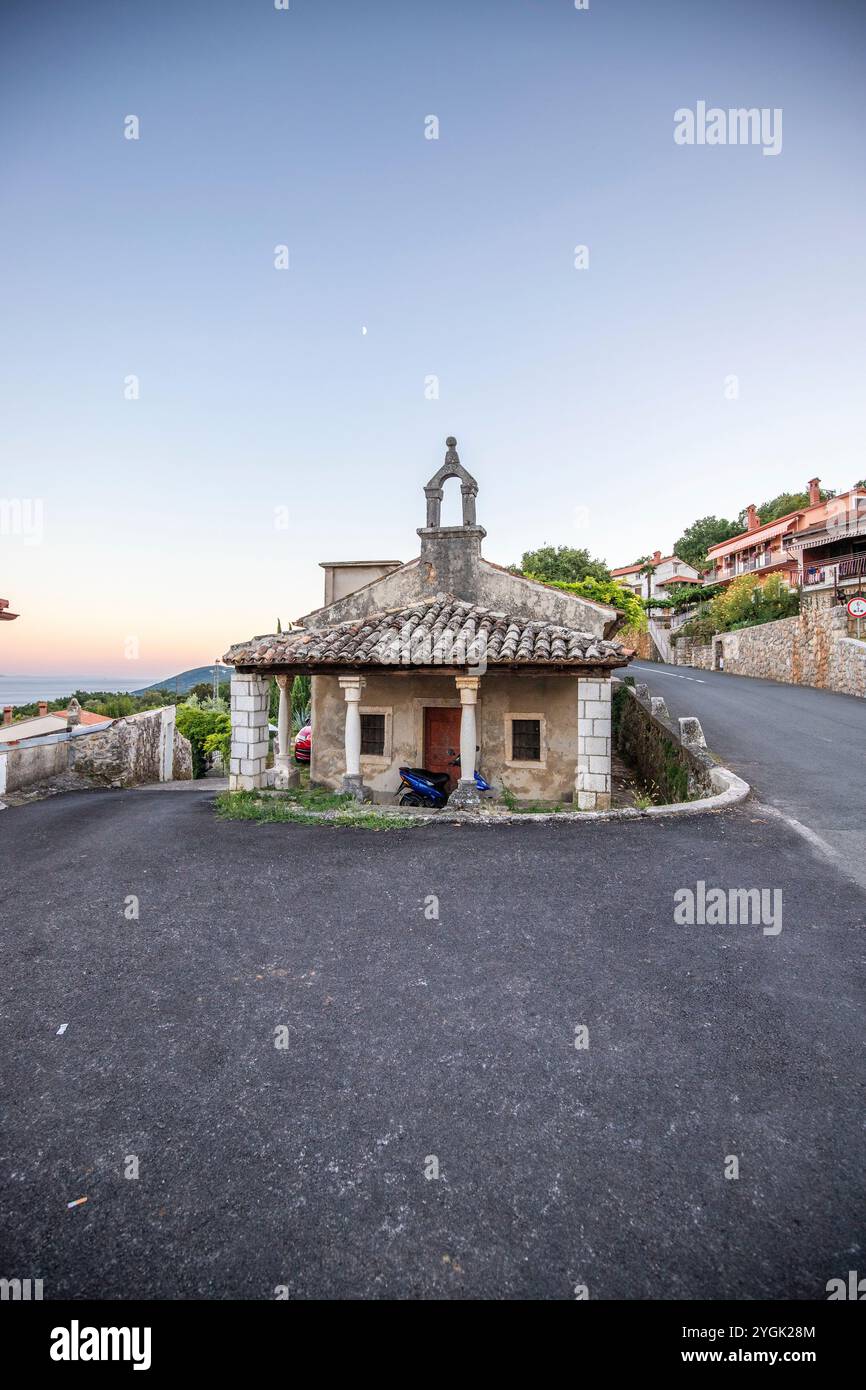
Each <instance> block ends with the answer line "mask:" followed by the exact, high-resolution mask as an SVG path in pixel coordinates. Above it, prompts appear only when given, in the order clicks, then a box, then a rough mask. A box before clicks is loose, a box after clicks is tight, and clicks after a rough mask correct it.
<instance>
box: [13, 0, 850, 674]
mask: <svg viewBox="0 0 866 1390" xmlns="http://www.w3.org/2000/svg"><path fill="white" fill-rule="evenodd" d="M0 14H2V20H0V25H2V27H0V154H2V178H0V200H2V206H0V267H2V271H0V273H2V280H3V296H2V309H3V321H4V332H3V335H2V341H0V408H2V417H3V422H4V427H3V440H2V470H0V500H2V499H6V501H7V502H10V501H11V502H13V503H16V502H17V504H18V511H17V513H16V511H15V507H14V506H13V507H11V508H10V507H9V506H7V508H6V521H5V523H3V526H2V533H0V595H2V596H3V597H4V598H8V599H9V600H10V602H11V606H12V608H13V609H15V610H17V611H18V612H20V613H21V615H22V616H21V617H20V618H19V619H18V620H17V621H16V622H14V623H4V624H0V672H6V673H13V672H17V673H20V672H52V671H53V672H64V673H65V672H88V671H94V672H96V671H99V672H104V673H115V674H118V675H119V674H130V673H132V674H134V672H135V669H136V666H135V665H133V664H132V661H131V660H130V658H129V657H128V656H127V655H126V653H127V652H129V651H130V650H133V651H134V650H136V648H135V647H130V646H129V645H128V642H127V639H129V638H134V639H135V640H136V642H137V644H138V645H137V650H138V658H137V666H138V667H140V669H141V671H142V673H143V674H146V675H157V676H159V675H163V674H168V673H170V672H173V671H175V670H176V669H182V668H183V667H186V666H192V665H196V664H199V663H206V662H209V661H211V660H212V659H213V657H214V656H215V655H216V654H218V653H221V652H223V651H225V649H226V648H227V647H228V646H229V645H230V643H231V642H233V641H237V640H240V639H242V638H245V637H247V636H249V635H251V634H252V633H260V632H267V631H271V630H272V629H273V627H274V625H275V622H276V619H277V617H278V616H279V617H280V618H281V620H282V622H283V625H284V626H285V625H286V624H287V623H288V621H289V620H290V619H291V618H294V617H297V616H299V615H300V614H302V613H304V612H306V611H308V610H309V609H310V608H313V607H315V606H317V605H318V604H319V603H320V602H321V597H322V585H323V572H322V571H321V570H320V569H319V568H318V561H320V560H333V559H355V558H363V557H371V558H376V559H380V558H381V559H392V558H393V559H409V558H410V557H411V556H412V555H413V554H415V553H417V537H416V536H415V528H416V527H417V526H419V525H422V524H423V520H424V500H423V496H422V492H421V488H422V485H423V484H424V483H425V482H426V481H427V479H428V477H429V476H430V474H432V473H433V471H434V470H435V469H436V468H437V467H438V466H439V464H440V463H441V461H442V459H443V457H444V439H445V436H446V435H447V434H449V433H454V434H455V435H457V437H458V440H459V448H460V454H461V458H462V461H463V463H464V464H465V466H466V467H467V468H469V470H470V471H471V472H472V473H474V474H475V476H476V477H477V478H478V481H479V485H480V492H479V499H478V517H479V521H480V522H481V523H482V524H483V525H484V526H486V528H487V531H488V537H487V541H486V542H485V553H486V554H487V556H488V557H489V558H490V559H493V560H497V561H499V562H501V563H510V562H512V561H515V560H518V559H519V557H520V554H521V552H522V551H523V550H525V549H528V548H532V547H535V546H537V545H539V544H542V543H544V542H552V543H557V544H560V543H565V544H573V545H581V546H583V545H585V546H588V548H589V549H590V551H591V552H592V553H593V554H594V555H599V556H601V557H603V558H605V559H606V560H607V561H608V563H609V564H611V565H619V564H624V563H627V562H628V561H630V560H632V559H633V558H635V557H636V556H637V555H640V554H644V553H647V552H649V551H652V550H654V549H656V548H660V549H661V550H662V551H664V552H665V553H667V551H668V550H669V548H670V547H671V545H672V543H673V541H674V540H675V539H676V537H677V536H678V535H680V534H681V532H682V530H683V528H684V526H685V525H687V524H688V523H689V522H691V521H692V520H694V518H695V517H697V516H703V515H705V514H707V513H713V512H715V513H717V514H720V515H726V516H730V515H733V514H736V513H737V512H738V511H739V510H740V508H742V507H743V506H745V505H746V504H747V503H749V502H752V501H754V502H758V503H760V502H761V501H763V500H764V499H766V498H768V497H771V496H773V495H774V494H775V493H778V492H780V491H783V490H789V489H794V488H799V487H802V486H803V485H804V483H805V481H806V480H807V479H808V478H810V477H812V476H814V475H816V474H817V475H819V476H820V477H821V479H822V481H823V483H824V484H825V486H830V487H836V488H843V487H846V486H849V485H850V484H851V483H852V482H853V481H854V480H855V479H857V478H861V477H863V476H864V474H866V448H864V434H866V406H864V372H863V366H864V362H863V344H864V339H866V333H864V329H866V308H864V270H863V254H864V253H863V245H864V223H866V218H864V211H866V182H864V146H863V132H864V129H866V120H864V117H866V81H864V38H866V4H864V3H863V0H845V2H844V3H843V0H822V2H821V3H820V4H815V3H811V2H810V3H803V2H802V0H760V3H759V2H758V0H726V3H720V0H665V2H664V3H661V2H660V3H649V2H648V0H618V2H615V0H590V8H589V9H588V10H586V11H579V10H576V9H575V7H574V3H573V0H472V2H471V3H469V0H437V3H435V4H431V3H429V0H366V2H365V3H363V4H359V3H351V2H350V0H290V8H289V9H288V10H277V9H275V7H274V4H273V0H150V3H144V2H143V0H129V3H118V0H106V3H98V0H79V3H68V4H62V5H41V4H34V3H32V0H29V2H28V3H26V4H24V3H15V0H5V3H4V4H3V5H2V7H0ZM699 101H706V102H707V104H708V106H718V107H721V108H724V109H728V108H731V107H740V106H745V107H752V106H755V107H758V108H765V107H766V108H781V109H782V112H783V145H782V150H781V153H779V154H778V155H776V156H766V155H764V154H763V152H762V149H761V148H760V147H759V146H743V145H724V146H713V147H710V146H708V145H703V146H698V145H693V146H681V145H677V144H676V143H675V142H674V139H673V132H674V112H675V111H676V110H677V109H678V108H682V107H689V108H695V107H696V104H697V103H698V102H699ZM129 115H134V116H137V117H138V120H139V122H140V130H139V134H140V138H139V139H138V140H128V139H126V138H124V122H125V118H126V117H127V116H129ZM431 115H435V116H436V117H437V119H438V122H439V138H438V139H437V140H431V139H426V138H425V118H426V117H428V116H431ZM281 244H285V245H286V246H288V248H289V269H288V270H278V269H275V267H274V248H275V246H278V245H281ZM577 245H586V246H588V248H589V267H588V268H587V269H582V270H578V269H575V266H574V260H575V255H574V248H575V246H577ZM364 328H366V330H367V331H366V333H364V332H363V329H364ZM133 375H134V376H136V377H137V378H138V380H139V392H140V395H139V399H137V400H128V399H125V395H124V391H125V383H126V381H127V378H128V377H130V376H133ZM732 375H733V376H736V377H737V378H738V383H739V396H738V398H737V399H729V398H728V396H727V395H726V390H725V382H726V378H728V377H729V376H732ZM431 376H436V377H438V379H439V398H438V399H428V394H429V388H428V391H427V393H426V394H425V382H426V379H427V378H429V377H431ZM729 390H730V388H729ZM453 486H454V485H452V487H453ZM28 503H29V504H34V505H31V510H30V513H29V516H30V518H31V521H30V529H29V530H28V526H27V520H26V518H27V516H28V512H27V504H28ZM36 503H39V504H41V507H42V529H41V532H40V531H39V528H38V522H37V519H36V518H37V512H38V508H36V507H35V504H36ZM280 508H287V509H288V513H287V515H288V517H289V525H288V527H284V528H281V527H280V526H279V525H278V524H276V523H277V522H278V521H280V520H281V519H282V517H283V516H284V515H286V513H282V512H280V511H279V510H278V509H280ZM449 508H450V509H452V510H451V511H450V512H449V510H448V509H449ZM455 515H456V500H455V499H453V498H451V499H446V519H447V518H449V517H453V516H455ZM16 516H17V518H18V519H17V520H16Z"/></svg>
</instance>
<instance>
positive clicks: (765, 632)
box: [675, 605, 866, 696]
mask: <svg viewBox="0 0 866 1390" xmlns="http://www.w3.org/2000/svg"><path fill="white" fill-rule="evenodd" d="M717 646H718V647H719V648H720V650H721V655H722V658H723V661H724V667H723V669H724V670H725V671H726V672H727V673H728V675H732V676H756V677H758V678H759V679H762V680H771V681H783V682H786V683H788V684H790V685H809V686H814V687H816V688H817V689H820V690H833V691H836V692H837V693H838V694H841V695H859V696H866V641H860V640H858V639H857V638H855V637H849V636H848V615H847V613H846V611H845V609H844V607H840V606H837V607H835V608H830V607H818V606H812V605H810V606H809V607H807V608H805V609H804V610H803V612H801V613H800V614H799V616H798V617H795V618H780V619H779V620H778V621H777V622H775V623H761V624H759V625H758V626H757V627H744V628H739V629H738V630H737V631H736V632H725V633H721V634H720V635H719V636H717V637H716V638H714V639H712V640H711V641H709V642H699V641H695V640H692V639H689V638H681V639H680V640H679V641H678V642H677V643H676V644H675V647H676V663H677V665H678V666H696V667H698V668H700V669H702V670H711V669H712V668H713V666H714V664H715V662H714V648H715V647H717Z"/></svg>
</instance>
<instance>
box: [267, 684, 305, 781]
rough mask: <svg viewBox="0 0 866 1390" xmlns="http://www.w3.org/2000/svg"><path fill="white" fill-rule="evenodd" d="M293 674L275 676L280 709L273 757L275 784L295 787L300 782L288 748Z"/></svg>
mask: <svg viewBox="0 0 866 1390" xmlns="http://www.w3.org/2000/svg"><path fill="white" fill-rule="evenodd" d="M293 680H294V676H288V675H285V676H277V685H278V686H279V689H280V711H279V714H278V715H277V752H276V756H275V758H274V767H275V768H276V770H277V775H276V785H277V786H278V787H297V786H298V784H299V783H300V780H301V779H300V775H299V773H298V769H297V768H296V767H293V766H292V754H291V750H290V748H289V742H290V739H289V733H290V722H291V713H292V699H291V695H292V685H291V683H292V681H293Z"/></svg>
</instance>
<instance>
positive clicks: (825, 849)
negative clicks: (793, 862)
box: [755, 806, 842, 859]
mask: <svg viewBox="0 0 866 1390" xmlns="http://www.w3.org/2000/svg"><path fill="white" fill-rule="evenodd" d="M755 809H756V810H758V811H766V813H767V814H768V815H770V816H775V817H776V818H777V819H778V820H783V821H784V822H785V824H786V825H790V827H791V829H792V830H796V832H797V834H798V835H802V836H803V839H804V840H808V841H809V844H810V845H814V847H815V849H817V850H819V851H820V852H821V854H826V855H827V857H828V858H830V859H841V858H842V855H841V854H840V853H839V851H838V849H835V848H834V846H833V845H830V844H828V843H827V841H826V840H822V839H821V836H820V835H816V834H815V831H814V830H810V829H809V827H808V825H804V824H803V822H802V821H800V820H795V819H794V817H793V816H786V815H785V812H784V811H780V810H779V809H778V807H776V806H757V807H756V808H755Z"/></svg>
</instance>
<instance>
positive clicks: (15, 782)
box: [0, 739, 69, 794]
mask: <svg viewBox="0 0 866 1390" xmlns="http://www.w3.org/2000/svg"><path fill="white" fill-rule="evenodd" d="M68 747H69V744H68V742H67V741H66V739H62V740H59V741H58V742H57V743H35V744H33V745H32V747H30V748H26V747H25V748H10V749H9V750H8V751H7V752H4V753H2V754H0V757H2V761H3V769H0V794H2V792H4V791H7V792H17V791H21V790H23V788H25V787H32V786H34V785H35V784H36V783H37V782H45V781H47V780H48V779H49V778H50V777H57V776H59V775H60V774H61V773H63V772H65V771H66V760H67V757H68V753H67V749H68ZM4 771H5V777H4V775H3V773H4Z"/></svg>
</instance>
